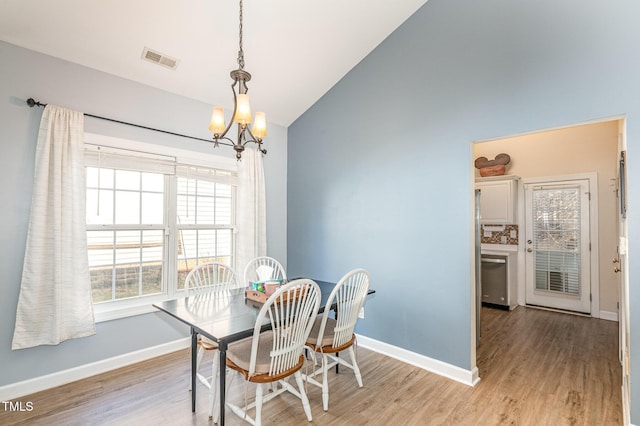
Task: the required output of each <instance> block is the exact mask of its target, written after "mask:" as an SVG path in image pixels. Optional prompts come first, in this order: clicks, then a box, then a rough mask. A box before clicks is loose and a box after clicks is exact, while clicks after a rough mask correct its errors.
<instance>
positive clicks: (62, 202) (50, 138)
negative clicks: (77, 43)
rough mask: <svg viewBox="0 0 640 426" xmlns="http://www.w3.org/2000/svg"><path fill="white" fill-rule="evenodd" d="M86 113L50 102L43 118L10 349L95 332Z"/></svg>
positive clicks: (54, 341)
mask: <svg viewBox="0 0 640 426" xmlns="http://www.w3.org/2000/svg"><path fill="white" fill-rule="evenodd" d="M83 137H84V116H83V114H82V113H81V112H77V111H71V110H68V109H65V108H61V107H57V106H54V105H48V106H47V107H46V108H45V110H44V112H43V114H42V120H41V121H40V131H39V134H38V144H37V147H36V163H35V174H34V182H33V194H32V199H31V216H30V218H29V230H28V233H27V246H26V251H25V256H24V266H23V271H22V283H21V285H20V296H19V299H18V308H17V312H16V324H15V330H14V333H13V342H12V345H11V348H12V349H14V350H15V349H22V348H28V347H32V346H38V345H57V344H58V343H60V342H62V341H64V340H67V339H73V338H78V337H84V336H90V335H92V334H95V321H94V317H93V303H92V299H91V283H90V280H89V261H88V253H87V234H86V217H85V208H86V206H85V191H86V189H85V171H84V146H83Z"/></svg>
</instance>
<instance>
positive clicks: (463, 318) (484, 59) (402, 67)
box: [287, 0, 640, 424]
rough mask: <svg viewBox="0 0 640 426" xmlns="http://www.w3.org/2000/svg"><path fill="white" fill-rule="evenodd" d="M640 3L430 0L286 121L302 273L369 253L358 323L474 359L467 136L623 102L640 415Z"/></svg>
mask: <svg viewBox="0 0 640 426" xmlns="http://www.w3.org/2000/svg"><path fill="white" fill-rule="evenodd" d="M638 17H640V2H638V1H636V0H610V1H606V2H605V1H601V0H587V1H585V0H538V1H513V0H485V1H473V0H429V2H428V3H426V5H425V6H423V7H422V8H421V9H420V10H418V11H417V12H416V13H415V14H414V15H413V16H412V17H411V18H410V19H409V20H408V21H407V22H405V23H404V24H403V25H402V26H401V27H400V28H398V30H396V31H395V32H394V33H393V34H392V35H391V36H390V37H388V38H387V39H386V40H385V41H384V42H383V43H382V44H381V45H379V46H378V47H377V48H376V49H375V50H374V51H373V52H372V53H371V54H370V55H369V56H367V57H366V58H365V59H364V60H363V61H362V62H361V63H360V64H359V65H358V66H356V67H355V68H354V69H353V70H352V71H351V72H350V73H348V74H347V75H346V76H345V77H344V78H343V79H342V80H341V81H340V82H339V83H338V84H337V85H336V86H335V87H334V88H333V89H332V90H331V91H329V92H328V93H327V94H325V96H324V97H323V98H321V99H320V100H319V101H318V102H317V103H316V104H315V105H314V106H313V107H312V108H310V109H309V110H308V111H307V112H306V113H305V114H304V115H302V116H301V117H300V118H299V119H298V120H297V121H296V122H295V123H293V124H292V125H291V126H290V127H289V137H288V140H289V162H288V169H289V180H288V206H289V207H288V214H289V220H288V232H287V235H288V236H287V238H288V262H289V271H290V274H295V273H298V274H303V273H304V274H308V275H310V276H314V277H319V278H324V279H328V280H335V279H338V278H339V277H340V276H341V275H342V274H344V273H345V272H347V271H348V270H349V269H351V268H354V267H364V268H367V269H368V270H370V272H371V276H372V286H373V287H374V288H375V289H376V290H377V295H376V297H375V298H374V299H373V300H371V301H370V303H368V305H367V312H366V319H365V321H362V322H361V323H360V325H359V332H360V333H362V334H364V335H366V336H368V337H371V338H374V339H378V340H381V341H383V342H386V343H389V344H392V345H397V346H399V347H402V348H406V349H408V350H411V351H414V352H417V353H420V354H424V355H426V356H429V357H432V358H435V359H438V360H442V361H444V362H447V363H450V364H453V365H456V366H459V367H461V368H464V369H469V368H470V367H471V366H472V364H473V362H472V360H471V356H470V354H471V327H470V322H471V321H470V311H471V308H470V280H471V273H472V271H471V270H470V266H469V264H470V256H471V241H472V240H471V237H470V236H471V229H470V228H471V220H470V217H471V209H472V204H471V203H472V179H473V176H472V173H473V171H472V170H473V169H472V162H473V159H472V158H471V155H472V154H471V151H470V143H471V142H472V141H476V140H483V139H489V138H497V137H502V136H508V135H513V134H519V133H523V132H530V131H535V130H539V129H547V128H552V127H556V126H564V125H569V124H574V123H581V122H584V121H586V120H591V119H599V118H603V117H609V116H614V115H618V114H626V117H627V119H628V122H627V124H628V126H627V130H628V133H627V135H628V156H629V169H628V171H629V179H628V180H629V182H630V185H629V186H630V188H629V191H630V193H629V222H630V224H629V231H630V258H631V259H633V261H632V262H630V305H631V324H632V326H633V328H632V330H631V345H632V346H631V351H632V352H631V355H632V360H631V368H632V372H633V375H632V377H633V378H635V380H633V381H632V407H633V408H632V409H633V412H632V416H633V417H632V420H633V422H634V423H635V424H640V380H639V379H638V378H640V284H639V282H638V280H639V277H640V262H636V261H635V260H636V259H637V256H634V253H637V251H638V249H639V247H640V231H639V230H638V229H639V227H638V226H637V225H636V223H637V221H638V213H637V207H636V202H637V200H639V199H640V186H637V185H635V183H636V182H639V181H640V167H635V166H634V165H635V164H636V159H637V158H640V149H639V148H640V55H638V48H639V47H640V25H638V22H637V19H638ZM318 66H322V63H321V62H319V63H318Z"/></svg>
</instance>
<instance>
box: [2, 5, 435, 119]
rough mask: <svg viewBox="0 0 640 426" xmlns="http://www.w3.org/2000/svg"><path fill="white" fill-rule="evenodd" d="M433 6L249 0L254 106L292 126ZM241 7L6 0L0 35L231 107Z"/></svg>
mask: <svg viewBox="0 0 640 426" xmlns="http://www.w3.org/2000/svg"><path fill="white" fill-rule="evenodd" d="M426 1H427V0H401V1H398V0H323V1H311V0H260V1H258V0H245V1H244V31H243V32H244V42H243V44H244V53H245V62H246V64H245V70H246V71H249V72H250V73H251V74H252V77H253V78H252V80H251V82H250V83H249V88H250V91H249V93H250V95H251V105H252V110H253V111H265V112H266V113H267V119H268V121H270V122H273V123H277V124H280V125H283V126H288V125H289V124H291V123H292V122H293V121H294V120H295V119H296V118H298V117H299V116H300V115H301V114H302V113H303V112H304V111H306V110H307V109H308V108H309V107H310V106H311V105H312V104H313V103H314V102H315V101H317V100H318V99H319V98H320V97H321V96H322V95H323V94H324V93H325V92H327V91H328V90H329V89H330V88H331V87H332V86H333V85H334V84H335V83H336V82H338V80H340V78H342V77H343V76H344V75H345V74H346V73H347V72H348V71H349V70H350V69H351V68H353V67H354V66H355V65H356V64H357V63H358V62H360V60H362V59H363V58H364V57H365V56H366V55H367V54H368V53H369V52H371V51H372V50H373V49H374V48H375V47H376V46H377V45H378V44H379V43H380V42H382V41H383V40H384V39H385V38H386V37H387V36H388V35H389V34H390V33H391V32H393V30H395V29H396V28H397V27H398V26H399V25H400V24H401V23H402V22H404V21H405V20H406V19H407V18H408V17H409V16H410V15H411V14H413V12H415V11H416V10H417V9H418V8H419V7H420V6H422V5H423V4H424V3H426ZM238 5H239V2H238V1H236V0H188V1H185V0H110V1H87V0H55V1H47V0H40V1H37V0H31V1H25V0H0V39H1V40H4V41H6V42H8V43H12V44H15V45H18V46H22V47H25V48H28V49H32V50H36V51H39V52H42V53H46V54H48V55H52V56H55V57H58V58H62V59H65V60H68V61H71V62H75V63H78V64H82V65H85V66H88V67H91V68H94V69H97V70H101V71H104V72H107V73H110V74H114V75H117V76H120V77H124V78H127V79H130V80H134V81H138V82H141V83H144V84H148V85H150V86H154V87H157V88H160V89H163V90H166V91H169V92H172V93H176V94H180V95H183V96H186V97H189V98H194V99H197V100H200V101H203V102H206V103H208V104H211V105H214V104H222V105H223V106H224V107H226V108H230V105H232V104H233V101H232V99H233V98H232V94H231V89H230V85H231V78H230V77H229V72H230V71H231V70H233V69H236V68H237V61H236V60H237V52H238V24H239V20H238V10H239V8H238ZM145 46H146V47H149V48H151V49H154V50H157V51H159V52H161V53H163V54H165V55H168V56H170V57H173V58H177V59H178V60H179V61H180V62H179V64H178V67H177V68H176V70H169V69H166V68H164V67H161V66H158V65H155V64H152V63H150V62H147V61H143V60H142V59H141V54H142V50H143V48H144V47H145ZM34 96H37V93H36V94H34ZM41 101H43V102H55V99H42V100H41Z"/></svg>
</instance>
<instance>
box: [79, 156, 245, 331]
mask: <svg viewBox="0 0 640 426" xmlns="http://www.w3.org/2000/svg"><path fill="white" fill-rule="evenodd" d="M86 147H87V149H86V152H85V164H86V187H87V193H86V195H87V197H86V203H87V206H86V209H87V212H86V222H87V244H88V256H89V272H90V277H91V286H92V295H93V302H94V306H95V307H96V313H97V314H99V313H100V312H101V311H112V310H118V309H123V308H127V307H132V306H136V305H138V306H144V307H145V308H151V303H152V302H153V301H155V300H162V299H166V298H168V297H175V295H176V293H177V292H180V291H181V290H184V280H185V278H186V276H187V274H188V273H189V272H190V271H191V269H193V268H194V267H195V266H197V265H199V264H201V263H205V262H213V261H216V262H222V263H226V264H228V265H231V266H232V267H233V262H234V260H235V257H234V250H235V237H234V236H235V223H236V221H235V199H236V196H235V194H236V188H235V179H236V173H235V171H233V170H229V169H221V168H213V167H203V166H201V165H193V164H189V163H188V161H186V160H184V159H178V157H175V156H174V157H172V156H164V155H157V154H144V153H141V152H136V151H129V150H123V149H119V148H109V147H105V146H100V147H97V146H94V145H86ZM147 149H148V147H147ZM135 313H138V312H135ZM125 315H126V313H125V314H122V315H115V316H108V317H109V318H117V317H120V316H125ZM98 320H99V319H98Z"/></svg>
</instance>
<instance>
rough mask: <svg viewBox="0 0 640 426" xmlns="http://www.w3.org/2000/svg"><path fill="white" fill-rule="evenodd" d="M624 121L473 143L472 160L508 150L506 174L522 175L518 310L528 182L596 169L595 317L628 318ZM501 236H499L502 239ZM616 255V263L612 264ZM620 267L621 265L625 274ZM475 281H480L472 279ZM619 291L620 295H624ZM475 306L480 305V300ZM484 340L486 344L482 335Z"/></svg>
mask: <svg viewBox="0 0 640 426" xmlns="http://www.w3.org/2000/svg"><path fill="white" fill-rule="evenodd" d="M624 120H625V119H624V117H614V118H610V119H606V120H601V121H597V122H589V123H584V124H579V125H574V126H567V127H562V128H557V129H551V130H542V131H539V132H534V133H527V134H523V135H518V136H511V137H505V138H501V139H494V140H488V141H477V142H475V143H473V146H472V153H473V156H472V162H473V160H475V158H478V157H481V156H482V157H487V158H488V159H492V158H495V157H496V156H497V155H498V154H500V153H507V154H509V156H510V157H511V162H510V163H509V164H508V165H507V168H506V175H513V176H519V177H520V178H522V179H520V180H519V182H520V184H519V185H520V186H519V190H518V200H517V210H518V211H517V221H518V223H516V224H513V225H511V226H509V227H508V229H509V232H510V233H511V237H513V235H514V234H513V233H514V232H515V241H516V242H515V244H516V245H517V248H516V249H515V250H517V266H518V271H517V296H516V297H517V304H518V305H520V306H519V307H518V308H516V309H525V308H524V307H523V306H524V305H526V303H527V301H526V292H525V279H526V273H525V261H526V251H525V250H526V242H527V241H528V238H527V236H526V235H527V231H526V229H525V228H526V225H525V190H524V183H531V182H532V181H533V180H534V179H540V180H545V179H549V178H553V177H558V176H566V175H575V176H580V175H585V174H594V173H595V174H596V176H597V179H596V183H595V184H594V185H596V186H595V187H593V186H591V187H590V189H591V190H590V191H588V192H592V193H593V192H596V191H593V189H594V188H596V189H597V193H598V194H599V196H598V200H597V202H594V200H593V199H592V201H591V203H592V205H593V204H595V207H594V208H595V212H596V214H591V213H592V212H593V210H592V211H591V212H590V221H591V223H594V222H597V225H598V228H597V229H598V230H599V231H598V232H596V233H595V235H594V234H593V232H592V236H591V237H592V238H591V243H592V248H593V247H596V248H598V249H599V254H598V256H597V257H596V258H595V259H592V265H591V271H590V273H589V278H590V281H591V283H592V288H593V287H594V286H595V288H596V293H597V294H593V295H592V301H591V316H592V317H595V318H601V319H605V320H611V321H619V320H621V321H624V320H625V315H624V312H622V311H624V309H625V308H624V306H625V303H626V299H625V291H624V290H625V289H626V288H628V279H626V271H627V270H628V265H627V262H626V258H624V255H622V256H620V257H618V253H619V245H620V250H621V251H622V252H623V253H626V248H625V247H624V246H623V245H622V242H623V241H626V223H624V221H623V219H622V218H621V216H620V212H619V210H620V209H619V199H618V191H619V187H620V185H619V174H620V172H619V170H618V163H619V161H618V159H619V157H620V151H621V150H622V149H624V143H623V142H624V131H625V121H624ZM620 141H622V145H620ZM470 167H471V168H472V171H473V173H474V176H476V178H478V177H479V173H478V170H476V169H475V168H474V165H473V164H470ZM618 231H620V234H619V233H618ZM529 234H530V232H529ZM623 234H624V235H623ZM499 235H500V234H499ZM500 238H501V237H500V236H499V237H498V240H499V239H500ZM507 240H508V241H509V242H511V240H513V238H510V237H509V236H508V237H507ZM484 246H485V244H483V245H482V248H483V249H485V247H484ZM623 258H624V259H623ZM612 259H614V261H616V262H617V263H613V264H612ZM623 266H624V267H623ZM620 269H622V272H621V273H620ZM557 278H559V277H558V276H557V275H556V276H555V277H554V279H557ZM567 279H568V277H567ZM472 282H473V283H474V284H475V282H474V281H473V279H472ZM472 291H473V289H472ZM592 293H593V291H592ZM618 294H620V300H619V299H618ZM618 303H620V306H621V309H620V315H619V314H618V312H619V310H618ZM472 306H474V307H475V304H472ZM564 309H567V308H564ZM625 312H626V311H625ZM471 321H472V324H471V329H472V330H475V328H476V326H477V324H476V318H475V310H473V311H472V315H471ZM481 321H482V319H481ZM620 325H621V324H620V323H617V325H616V326H617V327H619V328H620V331H621V335H622V336H621V337H622V338H621V339H620V341H621V344H622V343H624V338H625V337H626V336H628V330H623V327H620ZM480 344H482V338H481V343H480ZM625 346H626V345H625ZM474 349H475V348H474ZM578 349H579V348H578ZM626 356H627V355H626V354H625V353H624V349H622V350H621V353H620V358H621V361H623V360H624V359H625V357H626ZM472 366H473V367H475V366H476V355H475V351H473V352H472ZM550 373H552V372H550ZM625 401H626V402H627V404H625ZM625 405H627V407H626V410H625V412H628V395H627V396H623V406H625Z"/></svg>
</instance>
